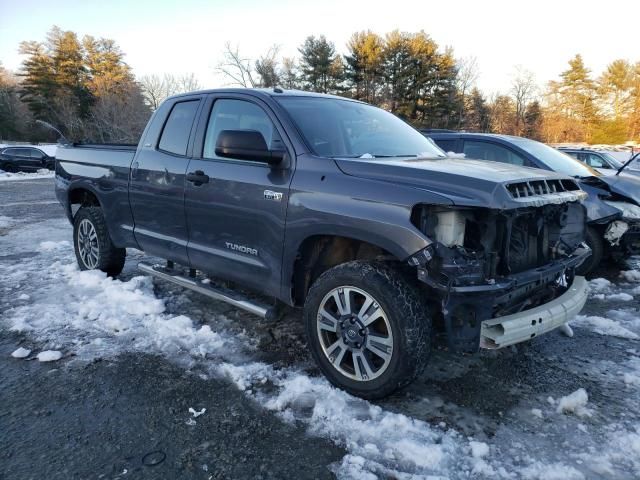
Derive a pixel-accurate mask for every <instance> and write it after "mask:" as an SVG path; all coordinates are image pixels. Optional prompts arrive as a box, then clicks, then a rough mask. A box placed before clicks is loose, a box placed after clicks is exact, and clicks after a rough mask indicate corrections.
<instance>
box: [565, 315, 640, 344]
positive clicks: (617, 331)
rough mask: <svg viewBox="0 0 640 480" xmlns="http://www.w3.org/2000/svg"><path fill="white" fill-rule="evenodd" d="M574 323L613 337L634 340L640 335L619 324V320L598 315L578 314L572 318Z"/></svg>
mask: <svg viewBox="0 0 640 480" xmlns="http://www.w3.org/2000/svg"><path fill="white" fill-rule="evenodd" d="M573 323H574V325H579V326H582V327H588V328H590V329H591V330H593V331H594V332H596V333H599V334H600V335H611V336H613V337H620V338H627V339H631V340H636V339H638V338H640V335H638V334H636V333H634V332H632V331H631V330H629V329H627V328H625V327H623V326H622V325H620V323H619V322H617V321H615V320H612V319H610V318H605V317H598V316H585V315H578V316H577V317H575V319H574V320H573Z"/></svg>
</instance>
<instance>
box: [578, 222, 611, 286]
mask: <svg viewBox="0 0 640 480" xmlns="http://www.w3.org/2000/svg"><path fill="white" fill-rule="evenodd" d="M585 241H586V243H587V245H588V246H589V248H591V256H590V257H589V258H587V259H586V260H585V261H584V263H583V264H582V265H580V266H579V267H578V268H577V269H576V273H577V274H578V275H583V276H584V275H588V274H590V273H592V272H593V271H594V270H595V269H596V268H597V267H598V265H600V262H601V261H602V257H603V256H604V240H603V237H602V234H601V233H599V232H598V230H596V229H595V228H593V227H587V230H586V231H585Z"/></svg>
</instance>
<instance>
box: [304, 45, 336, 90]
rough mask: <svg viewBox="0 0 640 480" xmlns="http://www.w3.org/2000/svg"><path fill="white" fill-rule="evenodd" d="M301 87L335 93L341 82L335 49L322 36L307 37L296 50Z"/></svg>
mask: <svg viewBox="0 0 640 480" xmlns="http://www.w3.org/2000/svg"><path fill="white" fill-rule="evenodd" d="M298 51H299V52H300V55H301V57H300V72H301V77H302V82H303V86H304V88H305V89H307V90H312V91H314V92H319V93H330V92H335V91H336V90H337V89H338V88H339V86H340V83H341V81H342V77H341V76H342V73H343V72H342V69H341V68H340V64H338V63H336V58H337V57H336V49H335V46H334V44H333V43H332V42H329V41H327V39H326V38H325V36H324V35H320V37H318V38H316V37H314V36H313V35H311V36H309V37H307V38H306V39H305V41H304V43H303V44H302V46H301V47H300V48H299V49H298Z"/></svg>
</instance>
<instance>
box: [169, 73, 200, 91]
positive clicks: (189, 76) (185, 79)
mask: <svg viewBox="0 0 640 480" xmlns="http://www.w3.org/2000/svg"><path fill="white" fill-rule="evenodd" d="M176 83H177V91H176V92H175V93H173V95H175V94H176V93H187V92H194V91H196V90H202V85H201V84H200V82H199V81H198V79H197V78H196V75H195V74H194V73H185V74H184V75H182V76H180V77H178V79H177V82H176Z"/></svg>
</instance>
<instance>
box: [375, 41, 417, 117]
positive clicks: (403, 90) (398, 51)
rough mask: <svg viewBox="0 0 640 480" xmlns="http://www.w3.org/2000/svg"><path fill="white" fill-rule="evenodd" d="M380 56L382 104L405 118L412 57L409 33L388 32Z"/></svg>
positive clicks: (408, 99)
mask: <svg viewBox="0 0 640 480" xmlns="http://www.w3.org/2000/svg"><path fill="white" fill-rule="evenodd" d="M382 57H383V59H382V61H383V64H382V78H383V86H382V89H383V95H384V100H383V105H384V107H385V108H387V109H388V110H390V111H392V112H394V113H396V114H398V115H400V116H401V117H403V118H407V117H408V114H407V104H408V103H409V102H410V85H409V75H410V69H411V58H412V53H411V45H410V37H409V34H406V33H401V32H400V31H398V30H394V31H393V32H391V33H388V34H387V35H386V36H385V40H384V49H383V52H382Z"/></svg>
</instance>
